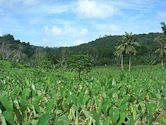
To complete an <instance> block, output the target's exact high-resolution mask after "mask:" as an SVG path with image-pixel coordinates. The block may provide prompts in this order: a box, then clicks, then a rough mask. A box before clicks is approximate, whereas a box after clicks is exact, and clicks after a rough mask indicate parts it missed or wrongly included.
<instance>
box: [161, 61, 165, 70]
mask: <svg viewBox="0 0 166 125" xmlns="http://www.w3.org/2000/svg"><path fill="white" fill-rule="evenodd" d="M161 66H162V69H164V60H163V59H161Z"/></svg>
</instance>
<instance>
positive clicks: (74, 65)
mask: <svg viewBox="0 0 166 125" xmlns="http://www.w3.org/2000/svg"><path fill="white" fill-rule="evenodd" d="M69 67H70V68H71V69H72V70H74V71H76V72H77V73H78V79H79V80H81V73H82V72H86V73H88V72H89V71H90V70H91V68H92V60H91V58H90V57H89V56H88V55H73V56H70V59H69Z"/></svg>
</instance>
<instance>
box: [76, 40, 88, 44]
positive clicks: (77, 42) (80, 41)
mask: <svg viewBox="0 0 166 125" xmlns="http://www.w3.org/2000/svg"><path fill="white" fill-rule="evenodd" d="M86 42H87V41H84V40H76V42H75V45H80V44H83V43H86Z"/></svg>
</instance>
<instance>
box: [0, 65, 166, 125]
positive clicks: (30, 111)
mask: <svg viewBox="0 0 166 125" xmlns="http://www.w3.org/2000/svg"><path fill="white" fill-rule="evenodd" d="M0 73H1V75H0V122H2V123H3V124H4V125H5V124H6V123H8V124H12V125H13V124H20V125H21V124H23V125H48V124H50V125H52V124H53V125H54V124H55V125H69V124H73V125H74V124H75V125H91V124H95V125H121V124H125V123H127V124H129V125H134V124H138V123H141V124H145V125H147V124H148V125H152V124H160V125H163V124H166V113H165V112H166V89H165V88H166V77H165V76H166V71H164V70H161V68H160V66H134V67H132V71H131V73H129V72H128V70H127V69H124V71H121V70H120V68H119V67H97V68H93V69H92V71H91V72H90V73H88V74H87V73H86V74H85V75H83V76H82V81H78V80H77V79H76V76H77V75H76V74H75V73H74V72H70V71H68V70H65V69H47V70H46V69H39V68H21V69H18V68H11V67H10V68H6V69H3V71H0Z"/></svg>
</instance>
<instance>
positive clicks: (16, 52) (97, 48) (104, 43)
mask: <svg viewBox="0 0 166 125" xmlns="http://www.w3.org/2000/svg"><path fill="white" fill-rule="evenodd" d="M159 35H161V33H149V34H137V35H134V37H135V38H136V40H137V41H138V42H139V43H140V45H141V48H140V49H139V51H138V54H137V56H136V57H135V58H134V59H133V60H137V61H135V62H134V63H153V62H149V60H154V58H157V57H156V55H155V54H154V50H155V49H156V47H157V46H158V43H157V42H156V41H154V39H155V38H156V37H158V36H159ZM121 38H122V36H120V35H115V36H105V37H102V38H98V39H96V40H94V41H91V42H89V43H85V44H81V45H79V46H74V47H60V48H49V47H45V48H44V47H38V46H33V45H30V44H29V43H26V42H21V41H20V40H15V39H14V37H13V36H12V35H10V34H8V35H4V36H2V37H0V58H1V59H7V60H14V61H19V62H22V63H27V62H28V63H29V64H31V63H33V64H35V63H39V62H41V60H43V59H45V60H47V61H46V62H47V63H48V62H49V63H52V64H56V63H58V61H57V60H60V59H61V58H63V57H64V56H66V55H69V54H89V55H91V56H92V57H93V59H94V62H95V64H96V65H104V64H117V63H118V60H117V59H116V58H115V57H114V54H113V53H114V50H115V47H116V46H117V45H118V44H119V42H120V40H121ZM36 58H38V59H36ZM145 58H146V61H145ZM34 60H35V61H36V62H34ZM37 61H38V62H37Z"/></svg>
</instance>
